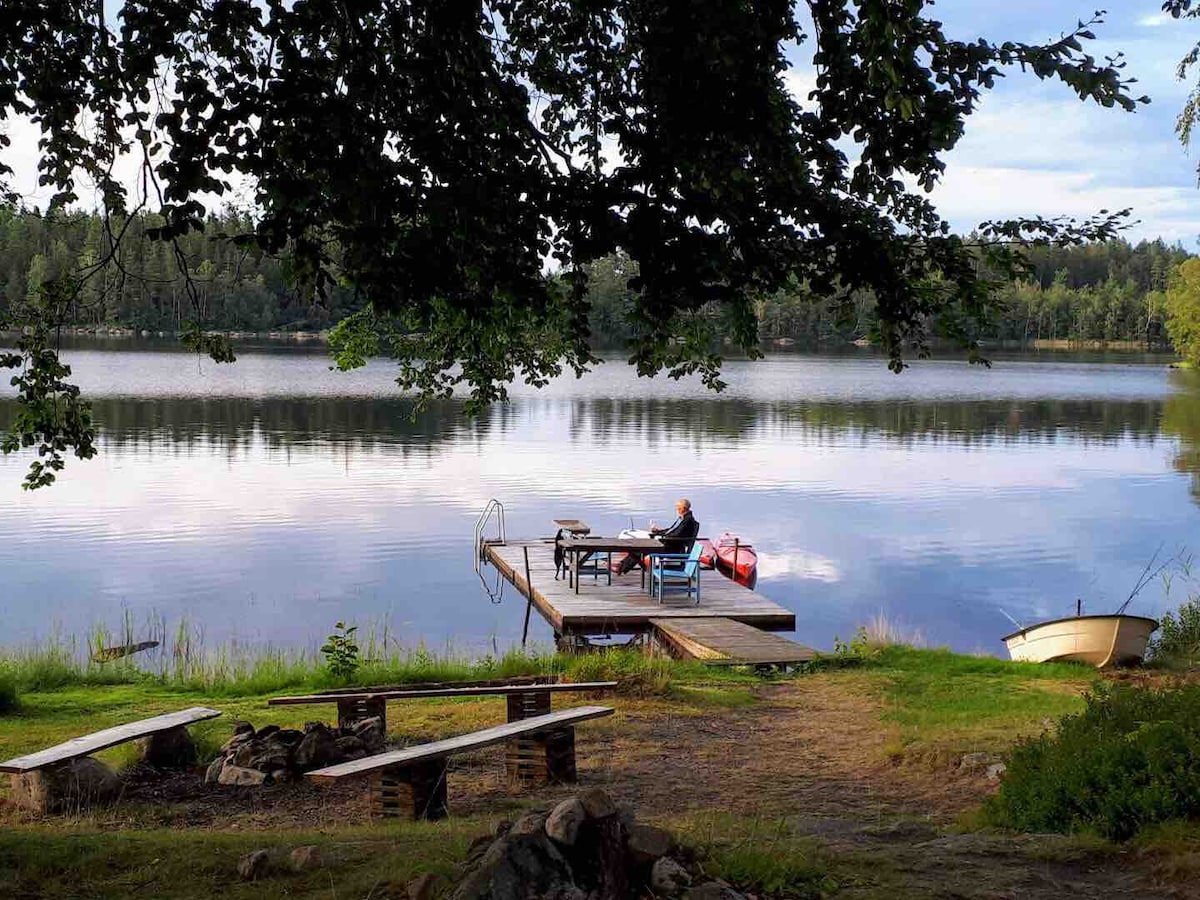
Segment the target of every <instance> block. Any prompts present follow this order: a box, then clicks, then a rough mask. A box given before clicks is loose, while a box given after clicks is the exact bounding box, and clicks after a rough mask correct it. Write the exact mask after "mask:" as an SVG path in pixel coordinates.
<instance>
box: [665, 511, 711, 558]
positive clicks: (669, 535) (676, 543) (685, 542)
mask: <svg viewBox="0 0 1200 900" xmlns="http://www.w3.org/2000/svg"><path fill="white" fill-rule="evenodd" d="M699 533H700V523H699V522H697V521H696V519H695V517H694V516H693V515H692V511H691V510H690V509H689V510H688V511H687V512H685V513H684V514H683V515H682V516H680V517H679V518H678V519H676V520H675V521H674V522H672V523H671V525H670V527H668V528H664V529H662V530H661V531H658V532H656V534H657V536H658V537H659V538H660V539H661V540H662V542H663V544H664V545H665V547H666V549H667V552H669V553H691V552H692V544H694V543H695V542H696V535H698V534H699Z"/></svg>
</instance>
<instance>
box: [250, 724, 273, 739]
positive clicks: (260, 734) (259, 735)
mask: <svg viewBox="0 0 1200 900" xmlns="http://www.w3.org/2000/svg"><path fill="white" fill-rule="evenodd" d="M278 731H279V726H278V725H264V726H263V727H262V728H260V729H258V731H256V732H255V733H254V739H255V740H256V741H265V740H266V739H267V738H269V737H270V736H271V735H273V734H275V733H276V732H278Z"/></svg>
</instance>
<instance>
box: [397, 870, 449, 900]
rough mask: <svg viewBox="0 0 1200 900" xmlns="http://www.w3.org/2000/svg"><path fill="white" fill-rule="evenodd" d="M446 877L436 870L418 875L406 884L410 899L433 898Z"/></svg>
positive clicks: (429, 899)
mask: <svg viewBox="0 0 1200 900" xmlns="http://www.w3.org/2000/svg"><path fill="white" fill-rule="evenodd" d="M443 880H444V879H443V878H442V876H441V875H438V874H436V873H434V872H426V873H425V874H424V875H418V876H417V877H416V878H414V879H413V880H412V881H410V882H409V883H408V884H407V885H406V890H407V891H408V900H433V898H434V896H436V895H437V893H438V891H439V889H440V888H441V886H442V881H443Z"/></svg>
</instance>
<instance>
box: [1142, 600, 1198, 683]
mask: <svg viewBox="0 0 1200 900" xmlns="http://www.w3.org/2000/svg"><path fill="white" fill-rule="evenodd" d="M1150 656H1151V660H1152V661H1153V663H1154V664H1155V665H1159V666H1165V667H1167V668H1178V669H1184V668H1193V667H1194V666H1196V665H1197V664H1198V663H1200V597H1192V598H1190V599H1189V600H1188V601H1187V602H1186V603H1184V604H1182V605H1181V606H1180V607H1179V610H1178V611H1177V612H1175V613H1169V612H1168V613H1163V615H1162V618H1161V619H1159V622H1158V636H1157V637H1156V638H1155V639H1154V640H1153V641H1151V642H1150Z"/></svg>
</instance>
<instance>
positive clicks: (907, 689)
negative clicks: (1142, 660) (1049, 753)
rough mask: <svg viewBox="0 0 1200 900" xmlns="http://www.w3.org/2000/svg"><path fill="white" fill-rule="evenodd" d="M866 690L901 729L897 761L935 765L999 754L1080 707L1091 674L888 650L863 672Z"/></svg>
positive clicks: (942, 652) (1093, 674)
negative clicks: (970, 756) (879, 700)
mask: <svg viewBox="0 0 1200 900" xmlns="http://www.w3.org/2000/svg"><path fill="white" fill-rule="evenodd" d="M862 678H863V684H864V687H865V688H866V689H868V690H873V691H875V692H876V693H877V694H878V695H879V696H881V698H882V699H883V700H884V702H885V704H886V712H885V713H884V719H885V721H888V722H892V723H895V724H896V725H897V726H899V734H900V736H899V743H898V745H897V746H895V747H894V748H892V753H893V755H894V756H897V757H903V758H906V759H915V758H921V757H925V756H931V757H932V758H933V759H934V761H938V760H944V758H946V757H947V756H952V755H956V754H961V753H966V752H970V751H976V750H979V751H993V752H1000V751H1003V750H1004V749H1005V748H1007V747H1009V746H1011V745H1012V743H1013V742H1014V741H1015V740H1016V739H1017V738H1018V737H1022V736H1025V735H1029V734H1035V733H1037V732H1039V731H1042V730H1043V729H1044V728H1046V727H1047V726H1048V725H1051V724H1052V723H1053V721H1054V720H1056V719H1057V718H1058V717H1059V716H1062V715H1065V714H1067V713H1072V712H1078V711H1079V710H1080V709H1082V708H1083V704H1082V701H1081V699H1080V697H1081V694H1082V693H1083V691H1084V690H1086V688H1087V686H1088V685H1089V684H1090V683H1091V682H1093V681H1094V680H1095V679H1096V672H1095V670H1094V669H1091V668H1090V667H1085V666H1078V665H1071V664H1065V663H1064V664H1036V663H1013V662H1009V661H1007V660H1001V659H996V658H994V657H983V656H964V655H961V654H957V653H951V652H949V651H947V650H914V649H912V648H909V647H888V648H886V649H884V650H882V651H881V652H880V653H879V654H878V656H877V657H875V658H874V659H872V660H871V661H870V663H869V666H868V667H867V668H866V669H865V670H864V672H863V673H862Z"/></svg>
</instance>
